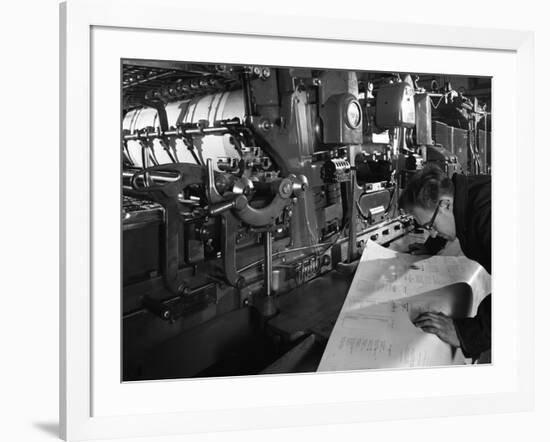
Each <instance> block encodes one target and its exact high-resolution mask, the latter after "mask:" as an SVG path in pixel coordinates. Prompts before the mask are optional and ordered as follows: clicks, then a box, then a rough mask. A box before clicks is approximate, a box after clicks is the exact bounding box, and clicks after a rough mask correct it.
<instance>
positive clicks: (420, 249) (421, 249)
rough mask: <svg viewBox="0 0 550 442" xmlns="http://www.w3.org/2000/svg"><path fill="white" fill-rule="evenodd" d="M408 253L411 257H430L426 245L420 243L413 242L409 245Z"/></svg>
mask: <svg viewBox="0 0 550 442" xmlns="http://www.w3.org/2000/svg"><path fill="white" fill-rule="evenodd" d="M409 253H410V254H411V255H431V253H430V252H429V251H428V249H427V247H426V245H425V244H424V243H422V242H415V243H412V244H410V245H409Z"/></svg>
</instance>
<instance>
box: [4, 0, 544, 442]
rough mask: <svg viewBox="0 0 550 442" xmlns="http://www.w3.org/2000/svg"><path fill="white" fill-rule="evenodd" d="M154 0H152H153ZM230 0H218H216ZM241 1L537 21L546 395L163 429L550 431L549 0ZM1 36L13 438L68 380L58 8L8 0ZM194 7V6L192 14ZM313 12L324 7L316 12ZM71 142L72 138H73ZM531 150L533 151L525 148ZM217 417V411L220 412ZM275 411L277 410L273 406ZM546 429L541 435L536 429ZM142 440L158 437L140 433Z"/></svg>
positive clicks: (35, 425)
mask: <svg viewBox="0 0 550 442" xmlns="http://www.w3.org/2000/svg"><path fill="white" fill-rule="evenodd" d="M151 1H153V0H151ZM218 3H219V4H226V5H227V4H229V2H227V1H226V2H222V1H218V0H210V1H208V4H210V5H212V7H214V5H216V4H218ZM231 3H234V7H235V8H238V9H246V8H247V7H249V8H250V9H251V10H256V11H264V10H266V9H273V8H275V7H278V8H280V9H282V10H284V11H285V12H287V13H291V12H293V11H295V12H296V13H297V14H300V15H304V14H309V15H311V16H329V17H332V16H334V17H340V16H341V17H347V16H350V15H351V16H356V17H362V18H365V19H370V20H391V21H409V22H414V23H440V24H450V25H460V26H463V25H465V26H478V27H491V28H510V29H513V28H515V29H526V30H534V31H535V32H536V35H535V38H536V43H535V44H536V66H537V72H536V86H537V92H538V96H537V103H536V127H537V138H536V142H537V146H538V156H537V158H536V167H537V170H538V172H537V173H538V177H539V179H538V183H539V185H538V187H539V191H538V192H537V195H538V197H539V198H540V202H539V203H538V204H537V208H536V209H537V215H536V222H537V227H538V235H539V236H538V237H539V238H540V242H539V243H538V244H537V247H538V250H537V257H538V260H537V275H538V276H537V278H538V280H539V284H538V290H539V293H538V294H537V301H536V307H537V312H536V319H537V324H536V330H537V345H538V349H539V350H538V354H537V364H536V366H537V391H538V394H537V399H536V411H535V412H534V413H523V414H512V415H491V416H477V417H453V418H446V419H426V420H419V421H401V422H391V423H374V424H361V425H350V426H345V427H344V426H331V427H322V428H319V427H315V428H305V429H290V430H273V431H256V432H236V433H231V434H229V435H224V436H220V435H216V434H214V435H202V436H193V437H179V438H164V439H162V440H166V441H172V440H185V441H218V440H220V439H222V438H223V439H224V440H226V441H258V440H262V441H266V442H267V441H280V440H281V439H282V440H288V441H299V440H304V439H306V438H307V439H315V440H321V441H332V440H335V439H336V440H387V441H391V440H400V439H405V438H406V439H407V440H409V441H417V440H418V441H421V440H422V441H424V440H426V439H432V440H433V439H439V440H448V441H461V442H462V441H464V440H482V438H486V439H491V440H496V441H501V440H515V439H520V440H525V441H527V440H533V441H538V440H547V439H546V438H547V437H548V436H547V435H548V425H547V424H548V422H547V421H548V416H549V415H550V399H549V398H550V388H549V382H548V380H547V379H548V377H549V376H548V375H547V369H548V367H550V358H549V357H548V352H547V348H548V345H547V338H548V337H550V332H549V326H548V324H549V322H550V321H549V320H548V319H547V316H548V313H547V312H549V311H550V303H549V301H548V289H547V285H546V284H544V285H543V277H544V276H545V274H547V271H546V265H545V263H544V262H543V260H544V255H543V253H544V252H545V250H547V247H545V246H547V244H548V239H547V238H546V237H544V236H543V226H544V224H545V219H544V217H545V216H548V198H547V197H546V192H545V191H544V186H545V185H550V183H548V181H547V180H545V179H544V178H545V175H547V174H548V172H547V169H548V167H549V166H550V162H549V160H550V159H549V155H548V150H549V146H548V139H547V137H546V136H545V135H546V133H545V132H546V131H545V127H546V126H547V125H548V122H547V118H548V107H549V105H548V103H549V99H548V79H547V78H546V76H545V74H546V73H550V69H549V61H550V57H549V56H548V54H549V53H550V38H549V35H550V26H549V25H548V23H547V17H548V14H547V13H546V11H545V8H544V6H543V5H544V2H537V1H534V0H523V1H522V2H508V3H505V2H502V3H501V2H498V3H497V2H494V4H491V3H490V2H481V1H479V0H477V1H475V0H466V1H462V2H461V1H453V2H444V1H441V0H439V1H436V0H421V1H419V2H416V3H415V2H413V1H410V0H409V1H405V0H394V1H387V2H367V1H365V0H363V1H351V0H343V1H331V2H326V1H323V2H321V1H316V2H302V3H298V2H297V1H296V0H294V1H292V0H284V1H283V0H275V1H269V2H266V1H263V2H260V1H258V0H256V1H252V0H247V1H239V2H231ZM202 4H203V5H204V4H205V3H204V2H203V3H202ZM1 17H2V26H1V28H0V29H1V32H2V36H1V40H0V42H1V43H0V44H1V47H2V50H1V52H0V54H1V56H2V63H1V67H0V99H1V100H2V106H1V113H2V119H1V120H0V121H2V122H3V123H4V124H3V127H2V129H1V131H2V133H3V134H6V133H7V139H6V138H5V135H4V136H3V137H2V139H3V141H4V143H2V144H1V145H0V150H1V156H0V158H1V160H0V182H1V183H2V185H3V190H4V192H3V195H2V197H1V198H0V207H2V209H1V211H0V218H1V219H2V221H1V222H2V226H1V229H0V232H1V233H0V235H1V237H0V238H1V239H0V257H1V263H2V265H1V267H0V274H1V275H2V278H1V280H0V311H2V314H0V328H1V329H0V331H1V335H0V336H1V338H0V343H1V345H0V382H1V383H2V387H1V389H0V398H1V399H0V404H1V405H2V407H3V408H2V410H1V411H0V412H1V414H0V416H1V419H0V421H1V422H2V425H0V433H4V432H6V433H7V434H6V435H5V436H0V439H1V440H6V441H18V440H24V441H29V442H30V441H41V440H54V439H55V436H54V433H53V432H54V430H55V428H56V422H57V406H58V401H57V387H58V382H57V378H58V374H57V370H58V363H57V352H58V345H57V341H58V325H57V323H58V300H57V290H58V263H57V260H58V245H57V243H58V232H57V229H58V227H57V223H58V215H57V213H58V197H57V193H58V178H57V176H58V118H57V116H58V90H59V88H58V11H57V2H56V1H54V0H26V1H12V2H4V3H3V5H2V13H1ZM182 19H183V17H182ZM312 20H314V18H313V17H312ZM69 148H70V146H69ZM525 161H533V159H532V158H525ZM213 419H215V416H213ZM274 419H276V417H274ZM537 430H538V431H539V432H540V435H538V436H537V435H536V431H537ZM139 440H141V441H146V440H151V439H139Z"/></svg>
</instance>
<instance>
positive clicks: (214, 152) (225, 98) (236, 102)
mask: <svg viewBox="0 0 550 442" xmlns="http://www.w3.org/2000/svg"><path fill="white" fill-rule="evenodd" d="M166 114H167V119H168V127H176V126H177V125H178V124H181V123H197V122H198V121H200V120H207V121H208V122H209V124H210V126H212V125H213V124H214V122H215V121H217V120H223V119H230V118H234V117H239V118H244V103H243V94H242V90H236V91H226V92H220V93H216V94H209V95H204V96H200V97H194V98H192V99H190V100H183V101H175V102H172V103H168V104H167V105H166ZM159 126H160V123H159V116H158V112H157V110H156V109H154V108H152V107H143V108H138V109H133V110H131V111H129V112H128V113H127V114H126V115H125V116H124V119H123V121H122V129H123V131H124V132H125V133H134V132H136V131H138V130H143V129H145V128H155V129H157V128H159ZM229 139H230V135H227V134H226V135H207V136H204V137H202V138H195V149H196V151H197V153H198V155H199V156H200V157H202V159H203V160H204V162H205V163H206V160H207V159H208V158H211V159H212V162H213V164H214V167H215V168H216V164H217V159H218V158H219V157H230V158H238V157H239V156H238V153H237V151H236V149H235V147H234V146H233V145H232V144H231V143H230V141H229ZM149 147H150V148H151V149H152V152H153V153H154V155H155V158H156V159H157V161H158V163H159V164H167V163H172V159H171V158H170V155H169V154H168V152H166V148H165V146H163V144H162V142H161V140H159V139H155V140H153V141H150V145H149ZM167 147H168V148H169V149H170V152H172V153H173V154H175V155H174V156H175V157H176V158H177V160H178V161H179V162H182V163H195V159H194V158H193V156H192V154H191V152H190V151H189V150H188V148H187V146H186V145H185V144H184V142H183V140H182V139H180V138H177V137H170V138H169V146H167ZM141 153H142V145H141V144H140V142H139V141H133V140H129V141H127V142H126V149H125V154H126V156H127V158H128V160H129V162H130V163H131V165H133V166H135V167H143V164H142V163H143V160H142V154H141Z"/></svg>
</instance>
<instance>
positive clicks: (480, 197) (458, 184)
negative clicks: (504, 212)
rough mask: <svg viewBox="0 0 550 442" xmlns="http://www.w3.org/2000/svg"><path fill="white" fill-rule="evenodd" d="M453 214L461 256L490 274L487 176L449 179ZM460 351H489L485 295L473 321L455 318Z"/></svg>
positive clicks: (476, 354)
mask: <svg viewBox="0 0 550 442" xmlns="http://www.w3.org/2000/svg"><path fill="white" fill-rule="evenodd" d="M453 183H454V187H455V192H454V199H453V212H454V217H455V225H456V236H457V238H458V240H459V242H460V247H461V248H462V251H463V252H464V254H465V255H466V256H467V257H468V258H470V259H472V260H474V261H476V262H478V263H479V264H481V265H482V266H483V267H484V268H485V270H487V272H488V273H489V274H490V273H491V177H490V176H488V175H478V176H466V175H458V174H455V175H454V176H453ZM454 324H455V328H456V331H457V335H458V339H459V340H460V344H461V348H462V352H463V353H464V356H466V357H472V358H474V359H476V358H478V357H479V355H480V354H481V353H482V352H484V351H486V350H490V349H491V295H490V294H489V295H488V296H486V297H485V298H484V299H483V300H482V301H481V303H480V304H479V307H478V309H477V314H476V316H475V317H473V318H455V319H454Z"/></svg>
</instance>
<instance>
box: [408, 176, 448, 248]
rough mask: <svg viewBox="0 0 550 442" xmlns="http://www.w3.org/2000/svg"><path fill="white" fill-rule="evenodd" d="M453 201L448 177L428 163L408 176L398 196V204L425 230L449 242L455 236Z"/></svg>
mask: <svg viewBox="0 0 550 442" xmlns="http://www.w3.org/2000/svg"><path fill="white" fill-rule="evenodd" d="M453 200H454V186H453V182H452V181H451V179H450V178H448V177H447V176H446V175H445V174H444V173H443V172H442V170H441V169H440V168H439V167H437V166H434V165H429V166H426V167H425V168H424V169H422V170H420V171H419V172H417V173H416V174H415V175H414V176H413V177H412V178H411V180H410V181H409V183H408V185H407V188H406V189H405V190H404V191H403V192H402V193H401V196H400V197H399V207H400V208H402V209H403V210H405V212H407V213H409V214H411V215H412V216H413V217H414V219H415V220H416V222H417V223H418V224H419V225H420V226H423V227H424V228H426V229H428V230H429V232H430V235H431V236H436V235H439V236H441V237H443V238H445V239H446V240H449V241H452V240H454V239H455V238H456V225H455V217H454V214H453Z"/></svg>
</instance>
